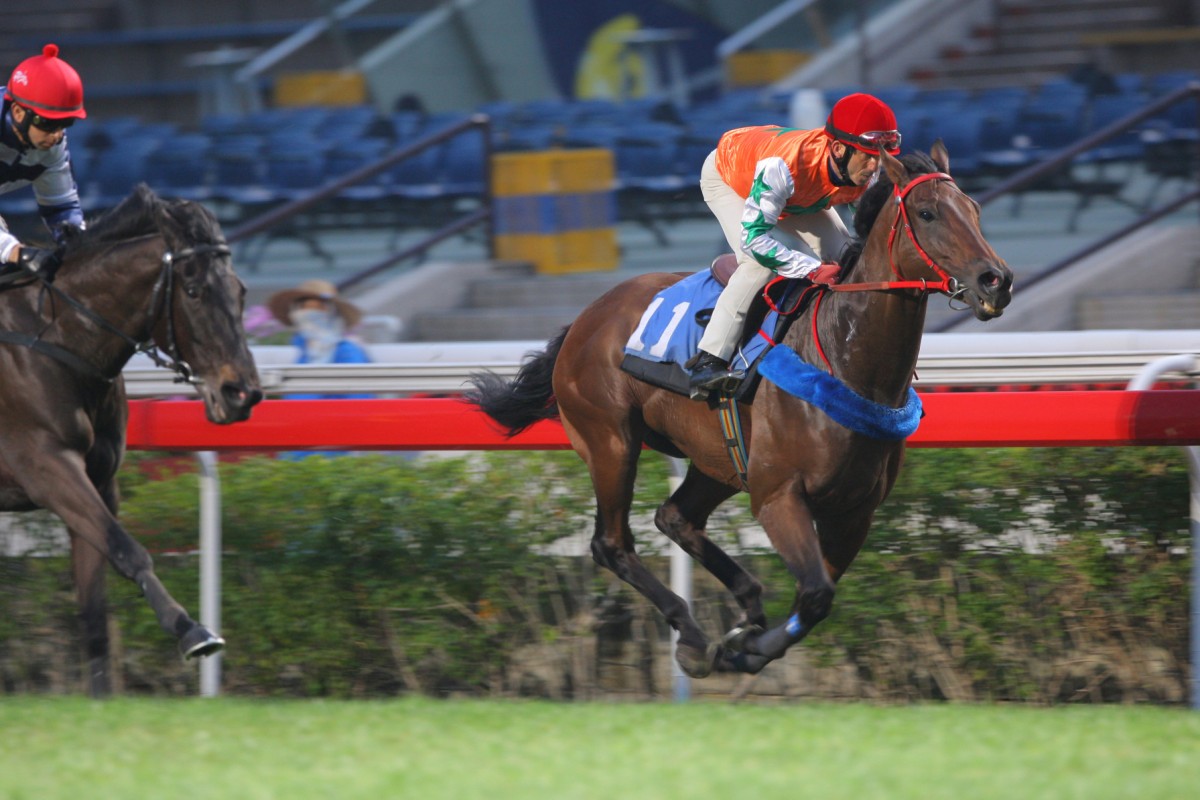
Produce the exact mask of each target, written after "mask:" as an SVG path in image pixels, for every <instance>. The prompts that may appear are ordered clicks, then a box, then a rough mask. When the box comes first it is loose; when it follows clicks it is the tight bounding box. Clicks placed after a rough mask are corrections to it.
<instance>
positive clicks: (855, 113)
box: [825, 93, 900, 156]
mask: <svg viewBox="0 0 1200 800" xmlns="http://www.w3.org/2000/svg"><path fill="white" fill-rule="evenodd" d="M825 135H826V136H828V137H829V138H830V139H836V140H837V141H839V142H843V143H845V144H848V145H850V146H851V147H853V148H856V149H858V150H861V151H863V152H864V153H877V152H879V149H880V148H883V149H885V150H887V152H888V155H893V156H894V155H896V154H897V153H899V152H900V131H898V130H896V115H895V114H894V113H892V110H891V109H890V108H888V106H887V103H885V102H883V101H882V100H880V99H879V98H878V97H874V96H872V95H869V94H861V93H860V94H848V95H846V96H845V97H843V98H842V99H841V100H838V101H837V102H836V103H834V104H833V109H832V110H831V111H830V112H829V119H827V120H826V121H825Z"/></svg>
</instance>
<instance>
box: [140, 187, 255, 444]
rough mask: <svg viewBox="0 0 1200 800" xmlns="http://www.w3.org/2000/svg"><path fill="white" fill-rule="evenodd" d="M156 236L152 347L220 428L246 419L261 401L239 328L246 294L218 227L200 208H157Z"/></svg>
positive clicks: (179, 203) (182, 203) (176, 204)
mask: <svg viewBox="0 0 1200 800" xmlns="http://www.w3.org/2000/svg"><path fill="white" fill-rule="evenodd" d="M158 223H159V230H160V232H161V234H162V237H163V241H164V242H165V244H166V251H165V252H164V254H163V270H164V272H163V274H164V276H165V281H164V282H163V284H164V288H165V296H164V297H163V298H162V306H161V308H162V312H161V313H160V314H159V316H158V319H157V322H156V324H155V326H154V331H153V336H154V342H155V344H156V345H158V347H159V348H160V349H161V350H162V351H163V352H165V353H166V354H167V355H168V356H170V357H171V358H172V359H174V360H175V362H176V364H175V368H176V370H177V371H180V372H181V373H182V374H183V376H184V377H185V378H186V379H187V380H188V382H190V383H192V384H193V385H194V386H195V387H196V390H197V391H198V392H199V393H200V396H201V397H202V398H203V399H204V406H205V412H206V413H207V415H208V418H209V420H211V421H212V422H215V423H218V424H229V423H233V422H240V421H242V420H245V419H247V418H249V416H250V409H251V408H253V407H254V406H255V404H257V403H258V402H259V401H260V400H262V390H261V388H260V384H259V378H258V370H257V368H256V367H255V364H254V358H253V356H252V355H251V354H250V348H249V346H248V345H247V343H246V332H245V328H244V327H243V325H242V312H243V308H244V304H245V297H246V287H245V285H244V284H243V283H242V281H241V280H240V279H239V278H238V276H237V274H236V273H235V272H234V271H233V265H232V259H231V255H230V250H229V246H228V245H227V244H226V243H225V239H224V236H223V235H222V234H221V229H220V225H219V223H218V222H217V220H216V218H215V217H214V216H213V214H212V213H211V212H210V211H209V210H208V209H206V208H205V207H204V206H202V205H200V204H198V203H193V202H189V201H186V200H176V201H163V202H162V203H161V206H160V207H159V210H158Z"/></svg>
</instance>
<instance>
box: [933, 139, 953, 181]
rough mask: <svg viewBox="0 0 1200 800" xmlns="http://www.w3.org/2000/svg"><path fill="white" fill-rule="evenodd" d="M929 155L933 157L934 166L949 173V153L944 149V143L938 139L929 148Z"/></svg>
mask: <svg viewBox="0 0 1200 800" xmlns="http://www.w3.org/2000/svg"><path fill="white" fill-rule="evenodd" d="M929 157H930V158H932V159H933V163H934V166H936V167H937V168H938V169H939V170H940V171H942V172H945V173H946V174H947V175H949V174H950V153H949V151H947V150H946V143H945V142H943V141H942V140H941V139H938V140H937V141H935V142H934V143H933V146H932V147H930V148H929Z"/></svg>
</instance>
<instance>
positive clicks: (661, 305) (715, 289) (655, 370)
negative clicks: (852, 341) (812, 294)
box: [621, 269, 801, 394]
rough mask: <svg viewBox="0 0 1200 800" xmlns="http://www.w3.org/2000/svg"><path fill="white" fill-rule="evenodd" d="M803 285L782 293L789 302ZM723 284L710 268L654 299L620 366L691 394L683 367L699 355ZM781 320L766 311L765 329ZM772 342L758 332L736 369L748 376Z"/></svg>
mask: <svg viewBox="0 0 1200 800" xmlns="http://www.w3.org/2000/svg"><path fill="white" fill-rule="evenodd" d="M799 283H801V282H799V281H789V282H788V284H787V289H786V290H785V293H784V298H785V300H784V301H783V302H781V303H780V304H779V305H782V306H784V307H785V308H786V307H787V306H786V303H788V302H789V298H790V297H791V295H792V293H793V291H794V290H795V289H796V288H798V286H797V284H799ZM721 288H722V287H721V284H720V283H718V282H717V279H716V278H714V277H713V274H712V271H711V270H707V269H706V270H703V271H702V272H697V273H695V274H694V275H689V276H688V277H686V278H684V279H683V280H681V281H679V282H678V283H675V284H673V285H671V286H668V287H667V288H666V289H663V290H662V291H661V292H659V293H658V294H656V295H655V296H654V299H653V300H651V301H650V304H649V305H648V306H647V307H646V310H645V312H644V313H643V314H642V319H641V321H640V322H639V323H638V326H637V329H636V330H635V331H634V332H633V335H632V336H630V337H629V341H627V342H626V343H625V359H624V361H623V362H622V364H621V368H622V369H624V370H625V371H626V372H628V373H630V374H632V375H634V376H636V377H638V378H641V379H642V380H644V381H647V382H648V383H652V384H654V385H655V386H659V387H661V388H663V389H669V390H671V391H673V392H678V393H680V394H687V393H688V374H687V372H686V371H685V370H684V368H683V365H684V364H685V363H687V361H688V359H690V358H691V357H692V356H694V355H695V354H696V350H697V349H698V347H699V345H700V337H701V336H703V334H704V325H705V324H706V323H707V322H708V318H709V315H710V314H711V313H712V309H713V306H715V305H716V304H717V297H718V296H719V295H720V294H721ZM779 322H780V315H779V312H777V311H768V312H767V315H766V317H765V318H764V320H763V323H762V330H764V331H775V330H776V327H777V326H778V324H779ZM770 346H771V345H770V343H769V342H768V341H767V339H766V338H764V337H763V336H760V335H759V334H758V333H757V332H756V333H755V334H754V335H753V336H751V337H750V339H749V340H748V341H747V342H746V343H745V344H744V345H743V346H742V347H740V348H739V349H738V351H737V352H736V353H735V355H734V357H733V363H734V366H735V367H738V368H740V369H742V370H745V371H747V372H750V371H751V368H752V367H753V365H754V363H755V362H756V361H757V360H758V359H759V358H761V357H762V356H763V354H764V353H766V352H767V350H768V349H770Z"/></svg>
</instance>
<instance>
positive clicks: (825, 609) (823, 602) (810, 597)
mask: <svg viewBox="0 0 1200 800" xmlns="http://www.w3.org/2000/svg"><path fill="white" fill-rule="evenodd" d="M833 595H834V590H833V587H832V586H822V587H820V588H816V589H810V590H806V591H801V592H800V594H799V596H798V597H797V598H796V600H797V609H796V610H797V612H798V613H799V614H800V620H801V622H803V623H804V628H805V630H812V628H813V626H814V625H816V624H817V623H818V622H820V621H821V620H823V619H825V618H826V617H828V616H829V612H830V610H831V609H832V608H833Z"/></svg>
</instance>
